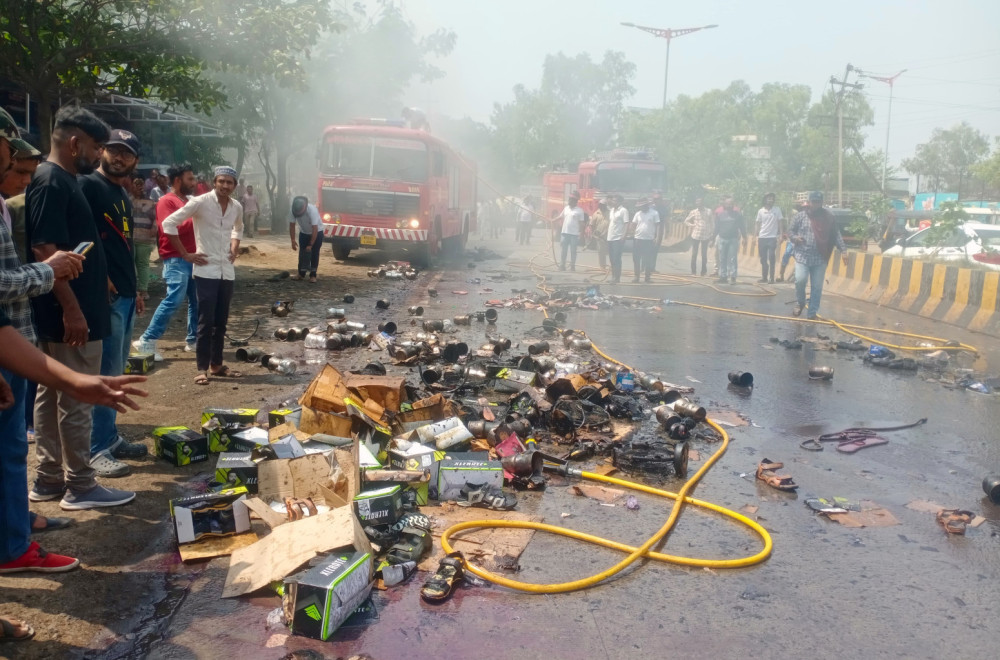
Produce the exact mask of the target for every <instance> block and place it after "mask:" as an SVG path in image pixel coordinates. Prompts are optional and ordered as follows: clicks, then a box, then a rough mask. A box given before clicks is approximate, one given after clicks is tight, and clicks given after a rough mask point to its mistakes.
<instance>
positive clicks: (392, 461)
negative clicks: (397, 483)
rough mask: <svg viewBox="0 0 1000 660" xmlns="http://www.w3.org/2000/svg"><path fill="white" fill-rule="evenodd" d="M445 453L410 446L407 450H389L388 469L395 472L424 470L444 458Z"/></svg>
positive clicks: (419, 446)
mask: <svg viewBox="0 0 1000 660" xmlns="http://www.w3.org/2000/svg"><path fill="white" fill-rule="evenodd" d="M445 453H446V452H443V451H440V450H438V449H435V448H434V447H428V446H427V445H421V444H419V443H413V444H411V445H410V446H409V447H408V448H407V449H405V450H403V449H395V448H394V449H390V450H389V467H391V468H395V469H397V470H426V469H428V468H430V467H431V466H432V465H434V464H435V463H437V462H438V461H440V460H441V459H442V458H444V456H445Z"/></svg>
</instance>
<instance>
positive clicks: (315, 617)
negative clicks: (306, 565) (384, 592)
mask: <svg viewBox="0 0 1000 660" xmlns="http://www.w3.org/2000/svg"><path fill="white" fill-rule="evenodd" d="M372 572H373V564H372V556H371V554H369V553H367V552H356V551H353V550H349V551H346V552H343V553H335V554H332V555H329V556H328V557H326V559H325V560H323V561H322V562H321V563H320V564H318V565H317V566H314V567H313V568H310V569H308V570H306V571H303V572H302V573H298V574H296V575H293V576H291V577H289V578H286V579H285V588H284V595H283V597H282V608H283V609H284V613H285V619H286V620H287V621H288V624H289V627H290V628H291V630H292V632H293V633H295V634H296V635H302V636H303V637H311V638H313V639H320V640H323V641H326V640H327V639H329V638H330V636H331V635H333V633H334V631H335V630H336V629H337V628H338V627H340V625H341V624H342V623H344V621H346V620H347V618H348V617H350V616H351V614H352V613H353V612H354V611H355V610H356V609H357V608H358V606H360V605H361V603H363V602H364V601H365V599H367V598H368V596H369V594H370V593H371V589H372Z"/></svg>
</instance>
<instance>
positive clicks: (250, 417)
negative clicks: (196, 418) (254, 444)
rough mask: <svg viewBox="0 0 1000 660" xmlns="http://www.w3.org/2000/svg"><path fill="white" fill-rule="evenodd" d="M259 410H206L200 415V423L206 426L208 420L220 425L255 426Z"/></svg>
mask: <svg viewBox="0 0 1000 660" xmlns="http://www.w3.org/2000/svg"><path fill="white" fill-rule="evenodd" d="M259 413H260V410H258V409H256V408H206V409H205V410H204V411H203V412H202V413H201V423H202V424H207V423H208V420H210V419H217V420H219V422H220V423H221V424H242V425H244V426H255V425H256V424H257V415H258V414H259Z"/></svg>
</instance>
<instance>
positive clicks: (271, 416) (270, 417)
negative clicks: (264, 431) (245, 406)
mask: <svg viewBox="0 0 1000 660" xmlns="http://www.w3.org/2000/svg"><path fill="white" fill-rule="evenodd" d="M301 419H302V406H299V407H298V408H279V409H278V410H272V411H271V412H269V413H267V427H268V428H269V429H273V428H274V427H275V426H281V425H282V424H287V423H291V424H294V425H295V427H296V428H298V426H299V422H300V421H301Z"/></svg>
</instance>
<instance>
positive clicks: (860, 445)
mask: <svg viewBox="0 0 1000 660" xmlns="http://www.w3.org/2000/svg"><path fill="white" fill-rule="evenodd" d="M887 444H889V441H888V440H886V439H885V438H883V437H882V436H879V435H870V436H868V437H867V438H858V439H857V440H848V441H847V442H841V443H840V444H839V445H837V451H842V452H844V453H845V454H853V453H854V452H856V451H861V450H862V449H864V448H865V447H874V446H876V445H887Z"/></svg>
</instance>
